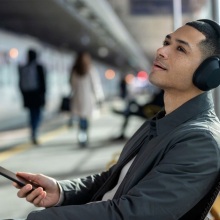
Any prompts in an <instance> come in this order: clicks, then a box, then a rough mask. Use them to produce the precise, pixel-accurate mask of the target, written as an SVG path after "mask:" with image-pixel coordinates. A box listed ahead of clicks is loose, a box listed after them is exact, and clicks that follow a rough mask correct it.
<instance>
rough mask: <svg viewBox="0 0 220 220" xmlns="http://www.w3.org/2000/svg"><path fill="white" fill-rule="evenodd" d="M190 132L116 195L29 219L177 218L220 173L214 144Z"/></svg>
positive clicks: (134, 176) (59, 208)
mask: <svg viewBox="0 0 220 220" xmlns="http://www.w3.org/2000/svg"><path fill="white" fill-rule="evenodd" d="M192 135H193V136H194V139H193V140H192V141H189V140H188V138H190V137H186V138H185V140H184V141H182V142H181V143H176V144H175V145H174V146H173V147H172V148H170V149H169V151H168V152H165V154H164V157H163V158H162V160H161V161H160V162H159V163H158V165H156V166H155V167H154V168H153V169H152V170H151V171H150V172H149V173H148V174H146V173H145V174H144V171H142V173H143V176H142V179H141V180H140V181H138V182H137V184H135V185H134V186H133V187H132V188H130V189H129V190H128V191H127V192H126V193H124V194H122V195H121V196H120V197H119V198H115V199H113V200H108V201H102V202H95V203H89V204H84V205H71V206H61V207H53V208H49V209H45V210H43V211H38V212H32V213H31V214H30V215H29V216H28V220H41V219H47V220H50V219H51V220H60V219H62V220H68V219H71V220H82V219H83V220H103V219H104V220H146V219H147V220H148V219H149V220H161V219H163V220H177V219H179V218H180V217H181V216H182V215H184V213H186V212H187V211H188V210H189V209H190V208H191V207H193V206H194V205H195V204H196V203H197V202H198V201H199V200H200V199H201V198H202V197H203V196H204V195H205V194H206V193H207V192H208V190H209V189H210V188H211V187H212V185H213V182H214V181H215V180H216V177H217V173H218V172H219V156H220V155H219V148H218V145H217V143H216V142H215V141H214V140H211V139H209V140H207V139H206V138H201V136H200V135H198V136H196V134H192ZM195 136H196V137H195ZM198 143H199V144H198ZM142 166H144V161H142ZM139 169H140V168H139ZM137 175H139V174H138V172H136V173H133V175H132V178H137ZM132 178H131V179H130V181H132ZM127 181H128V180H127ZM122 184H123V183H122ZM127 184H129V183H127ZM97 186H98V185H97ZM97 186H96V187H97ZM124 187H126V184H125V185H124ZM90 189H91V187H90ZM86 193H89V190H86ZM83 196H84V197H86V194H84V195H83Z"/></svg>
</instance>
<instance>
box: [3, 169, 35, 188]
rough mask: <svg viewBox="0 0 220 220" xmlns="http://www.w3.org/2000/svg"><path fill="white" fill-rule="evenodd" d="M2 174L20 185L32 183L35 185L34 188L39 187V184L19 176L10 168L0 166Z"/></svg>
mask: <svg viewBox="0 0 220 220" xmlns="http://www.w3.org/2000/svg"><path fill="white" fill-rule="evenodd" d="M0 175H2V176H4V177H6V178H8V179H9V180H11V181H13V182H16V183H17V184H18V185H19V186H20V187H23V186H25V185H26V184H28V183H29V184H31V185H32V186H33V190H34V189H36V188H37V187H39V186H38V185H36V184H34V183H32V182H29V181H28V180H26V179H24V178H22V177H19V176H17V175H16V174H15V173H13V172H11V171H10V170H7V169H5V168H4V167H1V166H0Z"/></svg>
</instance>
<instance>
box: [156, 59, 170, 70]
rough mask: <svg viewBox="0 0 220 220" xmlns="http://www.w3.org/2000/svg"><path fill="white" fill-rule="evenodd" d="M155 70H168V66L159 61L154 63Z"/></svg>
mask: <svg viewBox="0 0 220 220" xmlns="http://www.w3.org/2000/svg"><path fill="white" fill-rule="evenodd" d="M153 69H160V70H167V68H166V66H165V65H164V64H163V63H161V62H160V61H157V60H155V61H154V62H153Z"/></svg>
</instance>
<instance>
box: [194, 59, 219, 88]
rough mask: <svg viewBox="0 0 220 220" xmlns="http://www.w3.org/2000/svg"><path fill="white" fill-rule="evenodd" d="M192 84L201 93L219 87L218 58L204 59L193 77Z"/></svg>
mask: <svg viewBox="0 0 220 220" xmlns="http://www.w3.org/2000/svg"><path fill="white" fill-rule="evenodd" d="M193 83H194V85H195V86H196V87H198V88H199V89H200V90H202V91H208V90H210V89H213V88H216V87H217V86H219V85H220V58H219V57H218V56H211V57H208V58H207V59H205V60H204V61H203V62H202V63H201V64H200V65H199V67H198V68H197V70H196V71H195V73H194V75H193Z"/></svg>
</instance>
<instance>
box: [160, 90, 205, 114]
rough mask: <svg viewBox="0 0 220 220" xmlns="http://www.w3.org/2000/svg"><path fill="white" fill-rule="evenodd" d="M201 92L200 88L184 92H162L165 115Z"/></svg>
mask: <svg viewBox="0 0 220 220" xmlns="http://www.w3.org/2000/svg"><path fill="white" fill-rule="evenodd" d="M201 93H203V92H202V91H201V90H198V89H196V90H195V91H193V92H191V93H186V92H184V93H183V92H177V91H175V92H170V91H168V92H167V91H165V92H164V106H165V111H166V115H167V114H169V113H171V112H172V111H174V110H175V109H177V108H179V107H180V106H181V105H183V104H184V103H185V102H187V101H189V100H190V99H192V98H194V97H196V96H198V95H200V94H201Z"/></svg>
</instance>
